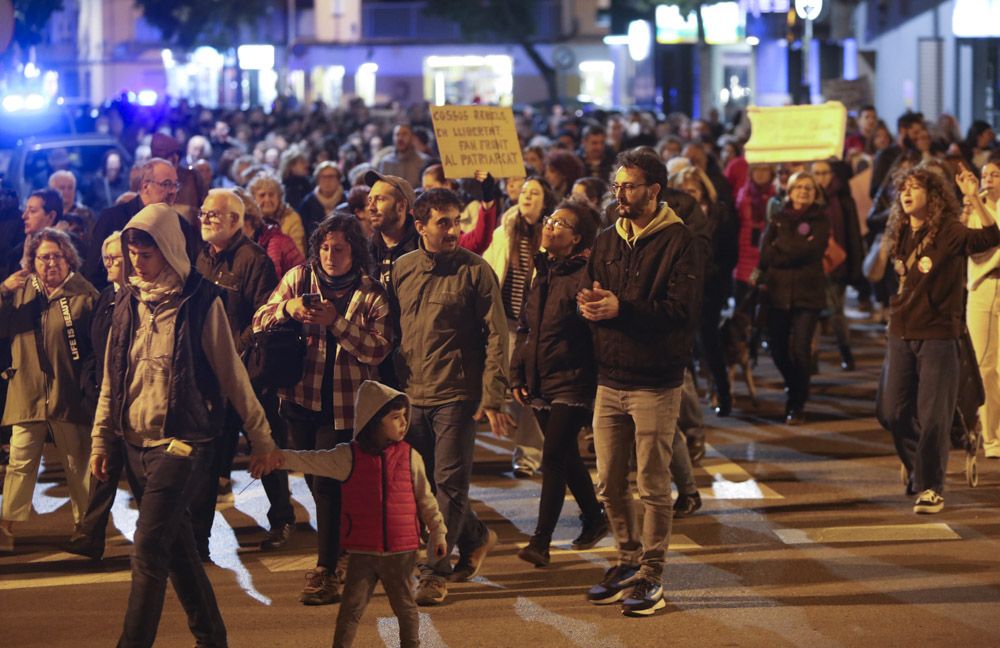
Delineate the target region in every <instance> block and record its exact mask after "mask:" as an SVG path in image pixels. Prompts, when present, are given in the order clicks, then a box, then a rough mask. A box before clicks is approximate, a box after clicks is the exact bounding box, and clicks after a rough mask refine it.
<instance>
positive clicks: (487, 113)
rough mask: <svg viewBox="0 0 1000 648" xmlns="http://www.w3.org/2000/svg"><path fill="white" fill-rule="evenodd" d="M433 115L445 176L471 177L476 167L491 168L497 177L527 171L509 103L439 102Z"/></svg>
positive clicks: (490, 170) (508, 176)
mask: <svg viewBox="0 0 1000 648" xmlns="http://www.w3.org/2000/svg"><path fill="white" fill-rule="evenodd" d="M431 118H432V119H433V120H434V136H435V137H436V138H437V143H438V150H439V151H440V153H441V162H442V164H444V175H445V177H447V178H451V179H458V178H471V177H472V176H474V175H475V173H476V171H488V172H489V173H492V174H493V177H494V178H497V179H499V178H510V177H520V176H523V175H524V160H523V159H521V144H520V142H519V141H518V139H517V129H516V128H515V127H514V112H513V111H512V110H511V109H510V108H509V107H507V108H497V107H491V106H436V107H433V108H431Z"/></svg>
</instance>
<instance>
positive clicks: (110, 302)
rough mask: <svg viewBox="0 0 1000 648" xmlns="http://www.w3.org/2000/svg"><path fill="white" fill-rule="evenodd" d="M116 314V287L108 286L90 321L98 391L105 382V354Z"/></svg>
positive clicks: (95, 306)
mask: <svg viewBox="0 0 1000 648" xmlns="http://www.w3.org/2000/svg"><path fill="white" fill-rule="evenodd" d="M114 312H115V287H114V286H112V285H110V284H109V285H108V286H106V287H105V288H104V290H102V291H101V294H100V296H98V298H97V303H96V304H94V312H93V313H92V314H91V316H90V317H91V319H90V343H91V345H92V346H93V347H94V358H95V359H96V361H95V362H94V377H95V379H96V380H95V382H94V385H95V386H96V388H97V391H100V389H101V383H102V382H103V381H104V353H105V351H106V350H107V348H108V335H110V334H111V317H112V315H113V314H114Z"/></svg>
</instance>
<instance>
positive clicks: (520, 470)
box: [513, 464, 535, 479]
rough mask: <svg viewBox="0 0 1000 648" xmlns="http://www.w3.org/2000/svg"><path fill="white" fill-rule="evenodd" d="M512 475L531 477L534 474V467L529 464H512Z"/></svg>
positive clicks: (524, 477)
mask: <svg viewBox="0 0 1000 648" xmlns="http://www.w3.org/2000/svg"><path fill="white" fill-rule="evenodd" d="M513 470H514V476H515V477H517V478H518V479H531V478H532V477H534V476H535V469H534V468H532V467H531V466H525V465H522V464H514V468H513Z"/></svg>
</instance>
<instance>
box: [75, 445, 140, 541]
mask: <svg viewBox="0 0 1000 648" xmlns="http://www.w3.org/2000/svg"><path fill="white" fill-rule="evenodd" d="M107 453H108V455H107V456H108V479H107V481H101V480H99V479H96V478H93V477H92V478H91V479H90V498H89V500H88V503H87V512H86V513H84V515H83V519H82V520H80V524H79V525H78V526H77V529H76V534H74V535H82V536H85V537H86V538H87V543H88V544H89V545H90V546H92V547H102V548H103V547H104V542H105V538H106V534H107V528H108V518H109V517H111V507H112V506H114V503H115V497H116V496H117V495H118V482H119V481H120V480H121V477H122V470H123V469H124V468H125V442H124V441H122V440H121V439H118V438H116V439H115V440H114V441H113V442H112V443H110V444H109V445H108V446H107ZM129 486H131V488H132V491H133V492H134V491H135V490H136V487H135V484H133V483H132V482H131V481H130V482H129Z"/></svg>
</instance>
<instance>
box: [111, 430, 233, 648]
mask: <svg viewBox="0 0 1000 648" xmlns="http://www.w3.org/2000/svg"><path fill="white" fill-rule="evenodd" d="M193 448H194V450H193V452H192V453H191V455H190V456H189V457H174V456H171V455H168V454H167V453H166V446H157V447H154V448H140V447H137V446H134V445H132V444H130V443H125V457H126V462H125V469H126V471H128V475H129V483H130V484H132V485H133V488H134V489H135V492H134V495H135V498H136V500H137V501H138V503H139V520H138V522H137V523H136V529H135V538H134V539H133V546H132V589H131V591H130V592H129V596H128V607H127V609H126V611H125V624H124V628H123V630H122V635H121V638H120V639H119V640H118V646H119V647H120V648H126V647H127V648H140V647H141V648H146V647H148V646H152V645H153V642H154V641H155V640H156V631H157V628H158V626H159V623H160V615H161V614H162V612H163V599H164V596H165V594H166V590H167V576H169V577H170V582H171V583H172V584H173V586H174V591H175V592H176V593H177V598H178V599H179V600H180V602H181V605H182V606H183V607H184V611H185V612H186V613H187V617H188V627H189V628H191V633H192V634H193V635H194V637H195V639H196V640H197V642H198V645H199V646H212V647H213V648H223V647H224V646H226V641H227V640H226V626H225V623H224V622H223V621H222V614H221V613H220V612H219V606H218V603H216V600H215V592H214V591H213V590H212V583H211V582H210V581H209V580H208V576H207V575H206V574H205V568H204V566H203V565H202V563H201V559H200V558H199V556H198V550H197V549H196V548H195V542H194V532H193V531H192V529H191V517H190V514H189V512H188V507H189V506H190V505H191V503H192V502H193V501H194V500H195V498H196V497H197V496H199V495H200V494H201V493H202V491H203V490H204V489H206V488H209V487H213V488H214V486H215V485H214V484H209V477H210V476H211V466H212V452H213V447H212V444H211V443H205V444H195V445H193Z"/></svg>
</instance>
